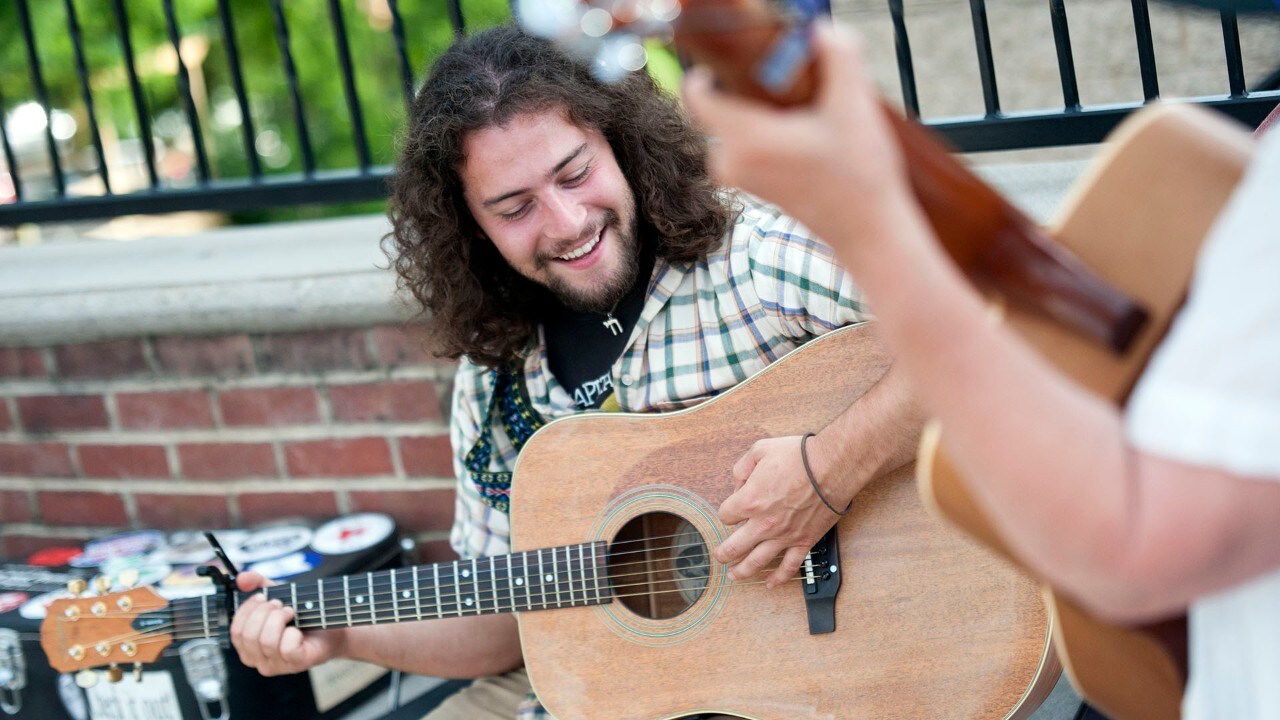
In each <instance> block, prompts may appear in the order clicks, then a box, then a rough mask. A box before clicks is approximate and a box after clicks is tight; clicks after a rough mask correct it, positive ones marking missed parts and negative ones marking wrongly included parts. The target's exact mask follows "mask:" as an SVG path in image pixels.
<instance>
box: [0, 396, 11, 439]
mask: <svg viewBox="0 0 1280 720" xmlns="http://www.w3.org/2000/svg"><path fill="white" fill-rule="evenodd" d="M12 429H13V413H11V412H9V403H8V401H7V400H5V399H4V398H3V397H0V432H3V431H7V430H12Z"/></svg>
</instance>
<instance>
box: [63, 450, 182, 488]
mask: <svg viewBox="0 0 1280 720" xmlns="http://www.w3.org/2000/svg"><path fill="white" fill-rule="evenodd" d="M76 452H77V453H78V454H79V455H80V470H81V472H82V473H83V474H84V476H85V477H88V478H118V479H122V480H132V479H139V478H167V477H169V460H168V459H167V458H166V457H165V452H164V448H163V447H162V446H160V445H80V446H78V447H77V448H76Z"/></svg>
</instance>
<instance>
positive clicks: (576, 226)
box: [543, 192, 587, 240]
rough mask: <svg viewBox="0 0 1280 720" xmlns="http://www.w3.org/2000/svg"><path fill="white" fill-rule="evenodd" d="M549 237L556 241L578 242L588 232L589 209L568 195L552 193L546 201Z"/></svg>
mask: <svg viewBox="0 0 1280 720" xmlns="http://www.w3.org/2000/svg"><path fill="white" fill-rule="evenodd" d="M543 207H544V208H545V209H546V225H545V226H544V231H545V232H546V234H547V236H548V237H550V238H552V239H555V240H577V239H578V237H579V236H580V235H582V233H583V232H584V231H585V230H586V224H587V208H586V207H585V206H584V205H583V204H582V203H580V202H578V201H577V200H576V199H574V198H573V197H570V196H569V195H568V194H567V193H560V192H556V193H551V194H550V195H549V196H548V197H547V198H546V199H545V200H544V201H543Z"/></svg>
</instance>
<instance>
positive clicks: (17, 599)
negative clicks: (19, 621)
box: [0, 592, 31, 613]
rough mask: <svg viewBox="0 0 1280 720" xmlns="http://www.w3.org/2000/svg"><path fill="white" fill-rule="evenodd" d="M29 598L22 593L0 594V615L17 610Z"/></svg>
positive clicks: (29, 597)
mask: <svg viewBox="0 0 1280 720" xmlns="http://www.w3.org/2000/svg"><path fill="white" fill-rule="evenodd" d="M30 599H31V596H30V595H28V594H26V593H24V592H3V593H0V613H7V612H9V611H10V610H17V609H18V608H20V607H22V604H23V603H25V602H26V601H28V600H30Z"/></svg>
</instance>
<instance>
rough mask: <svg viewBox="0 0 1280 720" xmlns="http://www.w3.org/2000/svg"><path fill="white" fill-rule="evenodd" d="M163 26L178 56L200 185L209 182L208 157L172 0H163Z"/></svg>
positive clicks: (181, 92)
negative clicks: (183, 56)
mask: <svg viewBox="0 0 1280 720" xmlns="http://www.w3.org/2000/svg"><path fill="white" fill-rule="evenodd" d="M163 6H164V24H165V29H166V30H167V31H168V33H169V42H170V43H171V44H172V45H173V52H174V54H175V55H177V56H178V97H180V98H181V99H182V107H183V109H184V110H185V111H186V113H187V125H188V126H190V128H191V142H192V144H193V145H195V150H196V171H197V172H198V173H199V175H200V182H201V183H208V182H209V156H208V155H207V154H206V153H205V149H204V133H203V132H201V130H200V114H199V113H197V112H196V101H195V98H193V97H192V96H191V73H189V72H188V71H187V62H186V60H183V59H182V33H181V32H180V31H179V30H178V18H177V14H176V13H175V12H174V11H173V0H164V3H163Z"/></svg>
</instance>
